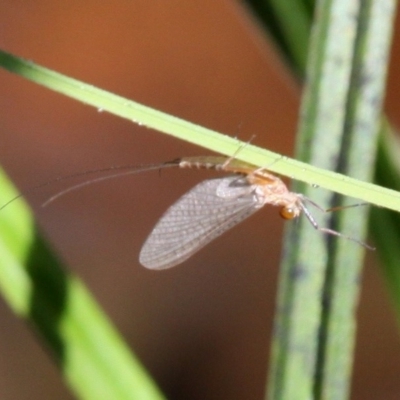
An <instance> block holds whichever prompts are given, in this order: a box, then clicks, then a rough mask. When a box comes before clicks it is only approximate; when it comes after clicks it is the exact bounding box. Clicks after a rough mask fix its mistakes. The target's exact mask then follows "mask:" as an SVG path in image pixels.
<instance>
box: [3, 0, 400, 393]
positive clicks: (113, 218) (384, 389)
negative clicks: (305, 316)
mask: <svg viewBox="0 0 400 400" xmlns="http://www.w3.org/2000/svg"><path fill="white" fill-rule="evenodd" d="M0 32H1V34H0V48H2V49H4V50H7V51H10V52H12V53H14V54H16V55H20V56H22V57H24V58H27V59H31V60H33V61H35V62H37V63H39V64H41V65H44V66H46V67H49V68H52V69H55V70H57V71H60V72H61V73H64V74H66V75H69V76H72V77H75V78H77V79H80V80H83V81H85V82H88V83H92V84H94V85H96V86H98V87H101V88H104V89H106V90H109V91H111V92H115V93H117V94H120V95H122V96H125V97H128V98H131V99H133V100H136V101H138V102H141V103H143V104H146V105H149V106H152V107H155V108H157V109H160V110H162V111H166V112H169V113H171V114H173V115H177V116H179V117H182V118H185V119H187V120H190V121H192V122H195V123H199V124H201V125H204V126H206V127H210V128H212V129H216V130H218V131H220V132H223V133H226V134H229V135H231V136H238V137H240V138H241V139H243V140H248V139H249V138H250V137H251V136H252V135H253V134H256V135H257V136H256V138H255V139H254V143H255V144H257V145H260V146H263V147H266V148H270V149H271V150H273V151H277V152H279V153H283V154H287V155H292V154H293V142H294V132H295V129H296V119H297V112H298V106H299V96H300V89H299V88H298V87H297V86H296V85H295V84H294V82H293V81H292V80H291V77H290V75H289V74H288V72H287V71H286V70H285V68H284V66H283V65H282V64H281V63H280V61H279V59H278V58H277V56H276V55H275V54H274V50H273V48H272V47H271V46H270V45H269V44H268V43H267V40H266V38H265V37H263V35H262V33H261V32H260V31H259V30H258V29H257V27H256V25H255V24H254V21H253V20H252V19H251V17H250V16H249V15H248V14H247V13H246V12H245V10H244V9H243V8H241V7H240V6H239V2H235V1H222V0H218V1H216V0H212V1H211V0H206V1H202V2H187V1H178V0H176V1H168V2H149V1H144V0H140V1H139V0H135V1H119V2H109V3H108V5H104V4H103V3H101V2H97V1H85V2H77V1H72V2H61V1H56V2H50V1H35V2H23V1H13V2H2V4H0ZM397 36H398V35H397ZM398 47H399V43H398V40H397V42H396V43H395V46H394V51H393V54H394V57H393V65H392V69H391V76H390V83H389V100H388V104H387V110H388V112H389V115H390V117H391V120H392V121H393V122H394V123H396V122H397V123H398V122H399V121H400V118H399V108H400V105H399V102H398V101H396V100H397V97H398V95H397V94H398V92H399V90H398V86H399V82H400V79H399V74H398V72H399V68H398V65H399V57H398V55H399V51H398ZM396 49H397V50H396ZM0 82H1V83H0V87H1V97H0V104H1V106H0V115H1V119H0V124H1V125H0V126H1V130H0V135H1V146H0V159H1V162H2V164H3V165H4V167H5V168H6V169H7V171H8V172H9V174H10V175H11V177H12V178H14V180H15V182H16V183H17V184H18V186H19V187H20V188H21V189H23V188H27V187H30V186H32V185H35V184H38V183H42V182H45V181H47V180H50V179H53V178H56V177H59V176H62V175H66V174H69V173H71V172H79V171H84V170H87V169H93V168H101V167H106V166H111V165H115V164H127V163H132V164H141V163H148V162H149V163H152V162H162V161H165V160H170V159H173V158H175V157H179V156H184V155H201V154H208V153H207V152H206V151H204V150H203V149H201V148H195V147H194V146H191V145H189V144H186V143H182V142H180V141H178V140H176V139H174V138H171V137H167V136H165V135H162V134H159V133H157V132H153V131H150V130H148V129H146V128H143V127H139V126H137V125H134V124H133V123H131V122H129V121H127V120H123V119H120V118H117V117H115V116H112V115H109V114H107V113H104V112H103V113H99V112H97V110H95V109H94V108H91V107H88V106H85V105H83V104H81V103H78V102H76V101H73V100H71V99H68V98H66V97H64V96H61V95H59V94H56V93H53V92H51V91H49V90H46V89H44V88H42V87H40V86H37V85H35V84H33V83H30V82H28V81H25V80H23V79H22V78H19V77H17V76H14V75H10V74H9V73H7V72H5V71H3V70H0ZM204 177H205V174H203V173H200V172H192V171H172V170H171V171H164V172H163V173H162V174H161V176H159V174H158V173H157V172H150V173H144V174H140V175H138V176H133V177H128V178H121V179H117V180H114V181H108V182H106V183H104V184H99V185H94V186H90V187H88V188H86V189H84V190H81V191H79V192H75V193H73V194H71V195H68V196H65V197H64V198H62V199H60V200H59V201H57V202H55V203H54V204H53V205H52V206H51V207H49V208H48V209H46V210H45V211H43V210H39V205H40V202H41V201H42V200H43V199H45V198H46V196H47V195H49V194H53V193H54V192H56V191H57V190H60V189H61V188H62V187H65V186H63V185H59V186H55V187H54V188H47V189H46V190H40V191H39V192H38V193H35V194H32V195H31V196H29V200H30V202H31V204H32V205H33V206H34V207H35V208H36V210H37V216H38V219H39V221H40V223H41V225H42V227H43V230H44V232H45V234H46V235H47V237H48V238H49V240H50V241H51V243H52V244H53V246H54V247H55V248H56V249H57V250H58V251H59V252H60V253H61V254H62V256H63V258H64V260H65V261H66V262H67V263H68V265H69V266H70V269H71V270H73V271H75V272H76V273H77V274H79V275H80V276H81V277H82V278H83V279H84V280H85V282H86V283H87V285H88V286H89V287H90V289H91V290H92V291H93V293H94V294H95V296H96V297H97V299H98V300H99V301H100V303H101V304H102V306H103V307H104V308H105V310H106V311H107V312H108V313H109V315H110V316H111V318H112V319H113V321H114V323H115V324H116V325H117V327H118V328H119V329H120V331H121V332H122V334H123V335H124V337H125V338H126V340H127V341H128V342H129V344H130V345H131V346H132V348H134V349H135V351H136V353H137V354H138V355H139V356H140V358H141V360H142V361H143V363H144V364H145V366H146V367H147V368H148V369H149V370H150V371H151V373H152V374H153V375H154V376H155V378H156V379H157V381H158V382H159V384H160V386H161V387H162V389H163V390H164V391H165V392H166V393H167V395H168V397H169V398H170V399H228V398H229V399H261V398H262V396H263V392H264V385H265V383H264V382H265V377H266V370H267V359H268V354H269V346H270V345H269V340H270V332H271V328H272V315H273V311H274V301H275V292H276V280H277V266H278V261H279V256H280V244H281V231H282V224H283V223H282V221H281V220H280V219H279V217H278V216H277V214H276V210H274V209H265V210H263V211H262V212H261V213H260V214H258V217H257V218H252V219H250V220H248V221H246V222H245V223H243V224H242V225H241V226H239V227H237V228H235V229H233V230H232V231H231V232H229V233H228V234H226V235H224V236H223V237H222V238H220V239H218V240H217V241H215V242H214V243H212V244H211V245H209V246H208V247H206V248H205V249H204V250H203V251H201V252H200V253H198V254H197V255H195V256H194V257H193V258H192V259H191V260H189V261H188V262H185V264H184V265H182V266H180V267H177V268H176V269H172V270H168V271H164V272H152V271H147V270H145V269H144V268H142V267H141V266H140V265H139V263H138V261H137V258H138V253H139V250H140V247H141V244H142V243H143V241H144V240H145V238H146V236H147V234H148V233H149V232H150V230H151V228H152V226H153V225H154V223H155V222H156V221H157V219H158V217H159V216H160V215H161V214H162V212H163V211H164V210H165V209H166V208H167V207H168V206H169V205H170V204H171V203H172V202H173V201H174V200H176V199H177V198H178V197H179V196H180V195H181V194H183V193H184V192H185V191H186V190H188V189H189V188H190V187H191V186H193V185H194V184H195V183H197V182H199V181H200V180H201V179H203V178H204ZM4 212H7V210H5V211H4ZM367 257H368V260H367V261H368V262H367V266H366V269H365V276H364V282H363V291H362V299H361V304H360V309H359V329H358V341H357V349H356V365H355V373H354V384H353V394H352V399H363V400H367V399H371V400H372V399H383V398H384V399H398V398H400V379H399V374H400V346H399V335H398V331H397V328H396V324H395V317H394V314H393V311H392V310H391V308H390V304H389V299H388V296H387V294H386V293H385V288H384V285H383V282H382V279H381V276H380V274H379V270H378V266H377V263H376V262H375V259H374V254H371V253H368V255H367ZM0 321H1V322H0V326H1V329H0V397H1V399H2V400H11V399H12V400H14V399H19V400H24V399H29V400H33V399H49V400H50V399H60V400H61V399H71V398H72V396H71V395H70V394H69V393H68V390H67V389H66V388H65V387H64V385H63V383H62V381H61V379H60V377H59V374H58V372H57V370H56V368H55V366H54V365H53V364H52V362H51V360H50V359H49V358H48V356H47V354H46V352H45V351H44V350H43V349H42V348H41V346H40V344H38V342H37V341H36V339H35V336H34V335H32V332H31V331H30V330H29V328H28V327H27V326H25V325H24V324H23V323H22V322H21V321H19V320H17V319H16V318H15V317H14V315H13V314H12V313H11V312H10V311H9V309H8V308H7V306H6V304H5V303H4V302H3V301H0Z"/></svg>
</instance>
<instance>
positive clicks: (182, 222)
mask: <svg viewBox="0 0 400 400" xmlns="http://www.w3.org/2000/svg"><path fill="white" fill-rule="evenodd" d="M173 163H175V164H176V165H177V166H179V167H180V168H199V169H200V168H206V169H215V170H218V171H224V172H231V173H232V174H233V175H231V176H225V177H222V178H216V179H209V180H206V181H203V182H201V183H199V184H198V185H196V186H195V187H194V188H192V189H191V190H190V191H189V192H187V193H186V194H184V195H183V196H182V197H181V198H180V199H179V200H178V201H176V202H175V203H174V204H173V205H172V206H171V207H170V208H169V209H168V210H167V211H166V212H165V213H164V215H163V216H162V217H161V218H160V220H159V221H158V222H157V224H156V225H155V227H154V228H153V230H152V232H151V233H150V235H149V237H148V238H147V240H146V242H145V243H144V245H143V247H142V250H141V252H140V255H139V261H140V263H141V264H142V265H143V266H145V267H147V268H149V269H154V270H161V269H166V268H170V267H173V266H175V265H178V264H180V263H182V262H183V261H185V260H187V259H188V258H189V257H190V256H192V255H193V254H194V253H196V252H197V251H198V250H200V249H201V248H202V247H204V246H205V245H207V244H208V243H210V242H211V241H212V240H214V239H215V238H216V237H218V236H220V235H221V234H222V233H224V232H225V231H227V230H228V229H230V228H232V227H233V226H234V225H236V224H238V223H239V222H241V221H243V220H244V219H246V218H247V217H249V216H250V215H252V214H253V213H255V212H256V211H257V210H259V209H260V208H262V207H263V206H264V205H266V204H270V205H273V206H277V207H280V212H279V213H280V216H281V217H282V218H284V219H286V220H290V219H294V218H297V217H299V216H300V215H301V214H302V213H304V215H305V216H306V217H307V219H308V220H309V221H310V223H311V225H312V226H313V227H314V228H315V229H316V230H318V231H320V232H324V233H327V234H330V235H334V236H339V237H344V238H346V239H349V240H352V241H354V242H356V243H358V244H360V245H362V246H364V247H366V248H368V249H371V250H372V249H373V248H372V247H370V246H369V245H367V244H366V243H363V242H361V241H359V240H357V239H354V238H351V237H348V236H346V235H343V234H342V233H340V232H337V231H334V230H332V229H329V228H323V227H320V226H319V225H318V223H317V222H316V220H315V219H314V217H313V216H312V214H311V213H310V211H309V210H308V208H307V207H306V203H309V204H311V205H313V206H315V207H317V208H318V209H320V210H322V211H325V210H323V209H322V208H321V207H319V206H318V205H317V204H315V203H314V202H313V201H311V200H310V199H308V198H307V197H305V196H303V195H302V194H299V193H294V192H290V191H289V189H288V188H287V186H286V185H285V183H284V182H283V181H282V180H281V179H280V178H278V177H277V176H275V175H273V174H272V173H270V172H268V171H267V170H266V169H265V168H258V169H257V168H255V167H254V166H252V165H250V164H247V163H244V162H241V161H238V160H235V159H233V158H228V159H227V158H224V157H188V158H182V159H179V160H176V161H174V162H173ZM332 210H333V209H332ZM327 211H329V210H327Z"/></svg>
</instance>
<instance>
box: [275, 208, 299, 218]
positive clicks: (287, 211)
mask: <svg viewBox="0 0 400 400" xmlns="http://www.w3.org/2000/svg"><path fill="white" fill-rule="evenodd" d="M279 214H280V216H281V217H282V218H283V219H293V218H296V211H295V210H294V209H293V208H292V207H282V208H281V211H280V212H279Z"/></svg>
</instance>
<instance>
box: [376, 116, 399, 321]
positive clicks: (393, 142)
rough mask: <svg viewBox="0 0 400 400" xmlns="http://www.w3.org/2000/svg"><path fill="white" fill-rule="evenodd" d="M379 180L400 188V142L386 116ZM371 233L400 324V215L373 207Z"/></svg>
mask: <svg viewBox="0 0 400 400" xmlns="http://www.w3.org/2000/svg"><path fill="white" fill-rule="evenodd" d="M375 179H376V181H377V182H379V184H381V185H383V186H386V187H391V188H393V189H396V190H400V143H399V140H398V138H397V137H396V136H394V135H393V133H392V132H391V127H390V125H389V124H388V122H387V121H386V120H385V119H384V118H383V119H382V126H381V135H380V140H379V146H378V157H377V163H376V176H375ZM370 227H371V228H370V229H371V234H372V236H373V237H374V241H375V243H376V246H377V247H379V256H380V258H381V260H382V264H381V267H382V271H383V275H384V277H385V280H386V284H387V286H388V288H389V290H390V294H391V298H392V300H393V304H394V306H395V309H396V313H397V320H398V322H399V327H400V261H399V260H400V245H399V243H400V215H399V213H394V212H392V211H389V210H386V209H384V208H378V207H374V208H372V210H371V221H370Z"/></svg>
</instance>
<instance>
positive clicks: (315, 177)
mask: <svg viewBox="0 0 400 400" xmlns="http://www.w3.org/2000/svg"><path fill="white" fill-rule="evenodd" d="M0 67H3V68H5V69H7V70H9V71H11V72H15V73H17V74H19V75H21V76H23V77H25V78H27V79H30V80H32V81H34V82H37V83H39V84H41V85H43V86H46V87H48V88H50V89H52V90H54V91H57V92H60V93H63V94H65V95H67V96H69V97H71V98H74V99H77V100H79V101H82V102H83V103H85V104H89V105H92V106H94V107H96V108H98V109H102V110H104V111H108V112H110V113H113V114H115V115H118V116H120V117H123V118H127V119H129V120H131V121H133V122H135V123H138V124H140V125H144V126H146V127H148V128H151V129H155V130H157V131H159V132H163V133H167V134H169V135H172V136H174V137H176V138H178V139H182V140H186V141H188V142H190V143H193V144H196V145H199V146H202V147H205V148H208V149H209V150H212V151H216V152H218V153H221V154H225V155H227V156H232V155H233V154H236V155H235V157H237V158H238V159H240V160H243V161H247V162H249V163H252V164H254V165H256V166H268V168H269V169H270V170H271V171H274V172H277V173H279V174H282V175H285V176H289V177H290V178H292V179H294V180H299V181H302V182H306V183H308V184H310V185H314V186H320V187H322V188H326V189H329V190H331V191H335V192H337V193H340V194H343V195H346V196H349V197H355V198H358V199H360V200H363V201H368V202H370V203H371V204H375V205H377V206H381V207H386V208H389V209H392V210H395V211H400V193H398V192H395V191H393V190H389V189H385V188H382V187H379V186H376V185H373V184H370V183H367V182H362V181H360V180H357V179H353V178H350V177H347V176H345V175H342V174H338V173H335V172H331V171H328V170H324V169H321V168H318V167H315V166H312V165H310V164H307V163H304V162H300V161H297V160H294V159H290V158H288V157H283V156H281V155H280V154H277V153H274V152H272V151H269V150H266V149H261V148H259V147H256V146H254V145H251V144H245V143H243V142H240V141H238V140H236V139H234V138H232V137H230V136H227V135H223V134H220V133H218V132H216V131H213V130H211V129H207V128H204V127H202V126H199V125H196V124H193V123H191V122H188V121H185V120H182V119H180V118H177V117H174V116H171V115H168V114H166V113H163V112H161V111H158V110H154V109H152V108H150V107H146V106H144V105H142V104H139V103H137V102H134V101H132V100H128V99H125V98H123V97H121V96H118V95H115V94H112V93H109V92H107V91H105V90H102V89H98V88H96V87H94V86H92V85H89V84H87V83H84V82H80V81H78V80H76V79H73V78H70V77H67V76H65V75H62V74H60V73H57V72H55V71H51V70H49V69H47V68H44V67H41V66H39V65H36V64H34V63H33V62H31V61H26V60H23V59H21V58H18V57H15V56H13V55H11V54H9V53H6V52H4V51H1V50H0ZM240 146H242V147H243V148H242V149H241V150H240V151H239V152H237V150H238V148H239V147H240Z"/></svg>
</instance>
